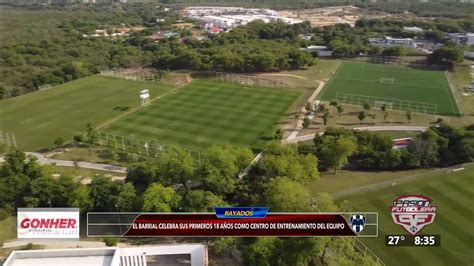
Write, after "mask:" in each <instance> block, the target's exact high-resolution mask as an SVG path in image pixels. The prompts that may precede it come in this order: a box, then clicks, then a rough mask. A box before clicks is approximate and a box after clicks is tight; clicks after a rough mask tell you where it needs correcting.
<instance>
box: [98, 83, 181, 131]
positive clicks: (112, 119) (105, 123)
mask: <svg viewBox="0 0 474 266" xmlns="http://www.w3.org/2000/svg"><path fill="white" fill-rule="evenodd" d="M177 91H178V88H174V89H171V90H169V91H167V92H165V93H163V94H160V95H158V96H156V97H155V98H153V99H151V100H150V104H151V103H153V102H154V101H156V100H159V99H161V98H162V97H165V96H167V95H169V94H173V93H176V92H177ZM140 110H143V107H135V108H133V109H132V110H130V111H127V112H125V113H123V114H120V115H118V116H116V117H113V118H111V119H109V120H107V121H104V122H103V123H102V124H100V125H98V126H97V128H96V129H104V128H106V127H108V126H110V125H111V124H113V123H114V122H117V121H118V120H119V119H121V118H123V117H125V116H127V115H129V114H132V113H135V112H138V111H140Z"/></svg>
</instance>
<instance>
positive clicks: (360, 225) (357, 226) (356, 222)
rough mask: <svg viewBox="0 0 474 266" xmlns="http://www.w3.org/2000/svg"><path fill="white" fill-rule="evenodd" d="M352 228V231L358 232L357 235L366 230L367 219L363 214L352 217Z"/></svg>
mask: <svg viewBox="0 0 474 266" xmlns="http://www.w3.org/2000/svg"><path fill="white" fill-rule="evenodd" d="M350 222H351V227H352V230H353V231H354V232H356V233H357V234H359V233H360V232H362V230H364V225H365V217H364V215H362V214H358V213H356V214H353V215H352V216H351V220H350Z"/></svg>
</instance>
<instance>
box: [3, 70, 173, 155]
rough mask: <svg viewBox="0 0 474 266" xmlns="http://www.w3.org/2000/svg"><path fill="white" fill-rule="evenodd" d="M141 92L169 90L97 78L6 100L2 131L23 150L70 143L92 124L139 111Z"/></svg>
mask: <svg viewBox="0 0 474 266" xmlns="http://www.w3.org/2000/svg"><path fill="white" fill-rule="evenodd" d="M142 89H149V90H150V93H151V95H152V97H155V96H158V95H160V94H162V93H164V92H166V91H169V90H170V88H168V87H165V86H163V85H162V84H160V83H151V82H142V81H130V80H124V79H118V78H111V77H104V76H98V75H96V76H90V77H86V78H82V79H78V80H75V81H72V82H68V83H65V84H62V85H60V86H56V87H53V88H51V89H48V90H44V91H37V92H32V93H28V94H25V95H22V96H19V97H15V98H11V99H7V100H3V101H0V131H4V132H9V133H12V134H14V135H15V139H16V142H17V145H18V147H19V148H20V149H22V150H27V151H34V150H37V149H41V148H47V147H51V146H52V144H53V142H54V139H55V138H56V137H61V138H63V139H64V140H65V141H68V140H70V139H71V138H72V137H73V135H74V134H77V133H83V132H84V131H85V126H86V124H87V122H88V121H89V120H92V121H93V122H94V123H95V124H96V125H99V124H100V123H103V122H105V121H107V120H108V119H111V118H114V117H116V116H118V115H120V114H122V113H124V112H126V111H127V110H130V109H132V108H136V107H138V105H139V103H140V101H139V98H138V92H139V91H140V90H142Z"/></svg>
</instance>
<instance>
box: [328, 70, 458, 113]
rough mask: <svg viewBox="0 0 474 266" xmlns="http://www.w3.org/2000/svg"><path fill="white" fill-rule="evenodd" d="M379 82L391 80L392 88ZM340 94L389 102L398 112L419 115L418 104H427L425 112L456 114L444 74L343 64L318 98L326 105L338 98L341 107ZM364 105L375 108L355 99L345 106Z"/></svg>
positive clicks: (441, 72)
mask: <svg viewBox="0 0 474 266" xmlns="http://www.w3.org/2000/svg"><path fill="white" fill-rule="evenodd" d="M380 78H387V79H393V84H388V83H381V82H380ZM342 94H346V95H347V94H352V95H361V96H369V97H379V98H384V99H378V101H382V100H383V101H387V102H388V101H391V102H393V108H394V109H395V108H396V105H398V104H400V105H401V106H400V109H401V110H408V109H411V110H412V111H414V112H415V111H422V110H423V109H422V108H421V105H420V104H417V103H426V104H430V107H428V108H426V109H424V110H427V111H431V110H433V112H435V113H436V114H440V115H458V114H459V111H458V108H457V105H456V102H455V100H454V98H453V95H452V92H451V89H450V87H449V84H448V81H447V79H446V77H445V75H444V72H443V71H437V70H418V69H413V68H409V67H405V66H392V65H376V64H366V63H347V62H346V63H343V64H342V65H341V67H340V68H339V69H338V70H337V71H336V72H335V73H334V75H333V77H332V78H331V79H330V80H329V82H328V83H327V85H326V87H325V88H324V89H323V91H322V93H321V94H320V96H319V98H320V99H321V100H326V101H329V100H333V99H336V98H338V99H337V100H338V101H339V102H340V103H341V102H342V100H341V99H340V96H341V95H342ZM385 99H386V100H385ZM366 101H368V102H369V103H371V104H374V101H375V99H373V98H371V99H368V100H361V99H356V98H355V97H354V98H351V99H348V102H347V103H350V104H363V103H364V102H366ZM408 101H412V102H410V103H409V102H408ZM414 102H417V103H414ZM434 105H437V107H436V109H433V108H432V107H433V106H434Z"/></svg>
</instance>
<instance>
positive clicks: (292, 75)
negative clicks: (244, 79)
mask: <svg viewBox="0 0 474 266" xmlns="http://www.w3.org/2000/svg"><path fill="white" fill-rule="evenodd" d="M258 75H259V76H280V77H293V78H298V79H308V78H306V77H302V76H298V75H294V74H282V73H262V74H258Z"/></svg>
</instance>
